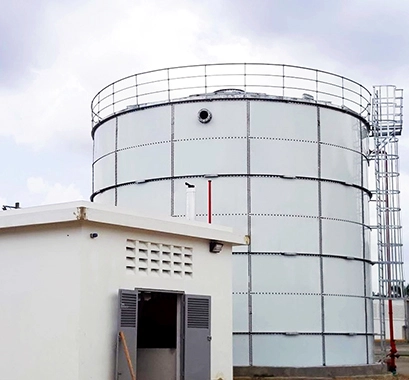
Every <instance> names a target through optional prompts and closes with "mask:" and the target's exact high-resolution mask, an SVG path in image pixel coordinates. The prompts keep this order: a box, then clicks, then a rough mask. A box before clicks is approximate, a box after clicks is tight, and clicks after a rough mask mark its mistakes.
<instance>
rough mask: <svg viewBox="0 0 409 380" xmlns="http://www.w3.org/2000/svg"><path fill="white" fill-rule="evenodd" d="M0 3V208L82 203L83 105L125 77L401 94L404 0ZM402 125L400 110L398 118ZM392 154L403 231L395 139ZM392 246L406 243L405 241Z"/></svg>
mask: <svg viewBox="0 0 409 380" xmlns="http://www.w3.org/2000/svg"><path fill="white" fill-rule="evenodd" d="M3 3H4V4H2V12H1V13H0V111H1V112H0V157H1V159H2V165H1V169H0V174H1V180H0V205H2V204H14V202H17V201H19V202H20V203H21V206H22V207H29V206H34V205H40V204H49V203H57V202H65V201H70V200H77V199H89V196H90V194H91V161H92V139H91V136H90V131H91V119H90V102H91V99H92V98H93V96H94V95H95V94H96V93H97V92H98V91H99V90H100V89H101V88H103V87H104V86H105V85H107V84H109V83H111V82H113V81H115V80H117V79H120V78H122V77H124V76H127V75H130V74H134V73H137V72H142V71H147V70H152V69H157V68H164V67H169V66H178V65H188V64H199V63H218V62H267V63H285V64H293V65H301V66H307V67H312V68H316V69H321V70H326V71H330V72H334V73H338V74H340V75H343V76H345V77H348V78H351V79H354V80H356V81H357V82H359V83H361V84H363V85H364V86H366V87H367V88H368V89H371V88H372V85H375V84H394V85H397V86H398V87H400V88H403V89H404V91H407V89H408V87H409V76H408V75H407V73H408V69H409V49H407V46H408V43H409V33H408V32H407V20H409V1H402V0H388V1H386V0H308V1H307V0H251V1H250V0H206V1H199V0H172V1H165V0H147V1H145V0H115V1H108V0H81V1H80V0H53V1H50V0H31V1H23V0H15V1H8V2H3ZM408 116H409V113H408V112H406V111H405V114H404V118H405V119H406V118H407V117H408ZM404 128H405V127H404ZM400 157H401V165H400V167H401V190H402V198H401V201H402V216H403V225H404V227H405V226H406V225H407V222H409V198H408V197H407V191H408V189H409V161H408V159H409V139H408V138H407V137H406V133H405V132H404V134H403V136H402V138H401V141H400ZM405 231H406V230H405V229H404V234H405ZM404 242H405V243H406V245H407V246H408V244H409V239H404ZM408 252H409V249H408ZM407 259H408V261H409V254H408V255H407ZM408 275H409V266H408V267H407V269H406V277H407V278H409V276H408Z"/></svg>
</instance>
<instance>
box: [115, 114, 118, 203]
mask: <svg viewBox="0 0 409 380" xmlns="http://www.w3.org/2000/svg"><path fill="white" fill-rule="evenodd" d="M115 206H118V117H115Z"/></svg>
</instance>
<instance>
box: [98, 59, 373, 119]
mask: <svg viewBox="0 0 409 380" xmlns="http://www.w3.org/2000/svg"><path fill="white" fill-rule="evenodd" d="M229 88H234V89H238V90H242V91H244V95H245V94H246V93H248V92H251V93H262V94H263V95H264V94H265V95H266V96H278V97H281V98H291V99H294V98H299V99H300V100H301V99H302V100H305V98H303V97H304V95H305V94H308V95H311V97H310V98H308V101H309V102H316V103H326V104H331V105H333V106H335V107H341V108H348V109H349V110H350V111H352V112H355V113H357V114H358V115H360V116H361V117H363V118H364V119H366V120H368V121H369V117H370V115H369V110H370V107H369V105H370V103H371V93H370V92H369V91H368V90H367V89H366V88H365V87H363V86H362V85H360V84H359V83H358V82H355V81H353V80H351V79H348V78H345V77H343V76H340V75H337V74H333V73H330V72H328V71H322V70H316V69H311V68H308V67H302V66H294V65H283V64H269V63H216V64H205V65H191V66H178V67H170V68H165V69H157V70H151V71H145V72H142V73H139V74H134V75H129V76H127V77H124V78H122V79H119V80H117V81H115V82H113V83H111V84H109V85H107V86H105V87H104V88H103V89H102V90H101V91H99V92H98V93H97V94H96V95H95V97H94V98H93V99H92V102H91V119H92V127H94V126H95V125H97V124H99V123H100V122H102V121H103V120H104V119H106V118H108V117H111V116H112V115H115V114H118V113H121V112H123V111H124V110H126V109H127V107H133V106H140V105H141V104H143V105H151V104H158V103H167V102H172V101H177V100H181V99H185V98H187V97H189V96H192V95H197V94H200V95H204V96H206V95H210V94H213V93H214V91H216V90H220V89H229ZM193 90H194V91H196V92H197V93H196V94H195V93H193ZM250 90H251V91H250Z"/></svg>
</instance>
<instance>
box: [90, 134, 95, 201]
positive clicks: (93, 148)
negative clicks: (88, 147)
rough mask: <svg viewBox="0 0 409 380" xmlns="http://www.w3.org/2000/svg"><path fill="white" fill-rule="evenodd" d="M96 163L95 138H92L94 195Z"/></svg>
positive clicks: (93, 190) (93, 189)
mask: <svg viewBox="0 0 409 380" xmlns="http://www.w3.org/2000/svg"><path fill="white" fill-rule="evenodd" d="M94 162H95V137H93V138H92V193H91V194H94V192H95V167H94Z"/></svg>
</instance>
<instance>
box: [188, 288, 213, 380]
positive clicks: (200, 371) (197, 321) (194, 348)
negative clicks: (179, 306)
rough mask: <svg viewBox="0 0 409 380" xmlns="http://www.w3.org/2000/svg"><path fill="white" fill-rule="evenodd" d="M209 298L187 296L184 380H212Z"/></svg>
mask: <svg viewBox="0 0 409 380" xmlns="http://www.w3.org/2000/svg"><path fill="white" fill-rule="evenodd" d="M210 301H211V299H210V297H208V296H193V295H185V302H184V305H185V316H184V322H185V329H184V334H185V336H184V347H183V348H184V350H183V351H184V362H183V367H184V379H185V380H209V379H210V344H211V336H210V303H211V302H210Z"/></svg>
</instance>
